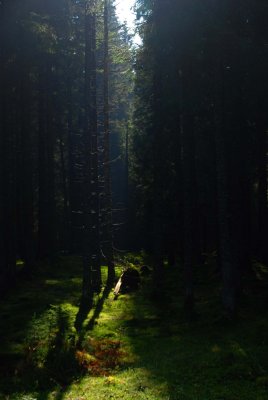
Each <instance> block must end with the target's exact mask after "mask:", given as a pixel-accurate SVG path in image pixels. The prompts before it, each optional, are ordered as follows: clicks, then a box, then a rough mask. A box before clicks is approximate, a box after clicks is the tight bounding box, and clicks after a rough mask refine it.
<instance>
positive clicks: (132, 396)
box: [0, 257, 268, 400]
mask: <svg viewBox="0 0 268 400" xmlns="http://www.w3.org/2000/svg"><path fill="white" fill-rule="evenodd" d="M131 261H132V262H133V263H134V264H139V263H142V262H143V260H141V258H139V257H136V258H135V257H134V258H133V257H132V259H131ZM256 272H257V274H256V278H254V279H253V281H252V280H250V281H245V282H244V284H245V285H244V286H245V294H244V297H243V299H242V300H241V305H240V310H239V315H238V317H237V319H236V321H228V320H226V319H224V318H222V316H221V307H220V302H219V297H220V296H219V290H220V289H219V284H218V276H217V274H213V267H210V266H204V267H199V270H198V271H197V288H198V289H197V293H196V314H195V316H194V318H191V319H189V318H188V316H187V315H185V313H184V312H183V293H182V292H183V291H182V283H181V282H182V278H181V271H180V268H179V267H176V268H175V267H174V268H167V270H166V280H165V282H164V283H163V292H162V293H161V296H159V297H158V299H157V300H155V299H154V301H152V293H151V282H150V277H147V278H144V279H143V281H142V285H141V287H140V289H139V290H138V291H136V292H133V293H129V294H124V295H120V296H119V297H118V299H117V300H114V296H113V293H112V292H109V290H108V289H107V288H105V287H104V288H103V290H102V292H101V293H100V294H99V295H98V296H96V298H95V299H94V307H93V308H92V309H91V310H90V309H89V308H86V307H84V308H83V309H81V308H79V299H80V292H81V275H82V267H81V263H80V261H79V259H77V258H72V257H61V258H59V259H58V260H57V261H56V262H54V263H53V265H51V266H48V265H46V264H45V263H44V264H43V265H40V266H39V267H38V268H37V270H36V272H35V274H34V275H33V276H32V277H31V279H27V280H26V279H25V280H22V281H20V282H19V283H18V284H16V286H15V288H14V289H11V290H10V293H9V295H8V296H6V297H5V298H4V300H2V301H1V302H0V399H1V400H2V399H3V400H98V399H100V400H101V399H105V400H107V399H113V400H115V399H118V400H145V399H147V400H267V399H268V321H267V295H266V294H265V285H266V277H267V270H266V269H265V268H264V267H263V266H259V265H256ZM105 274H106V268H105V267H103V279H104V281H105ZM117 274H118V275H119V274H120V267H118V268H117ZM266 288H267V286H266ZM265 296H266V297H265Z"/></svg>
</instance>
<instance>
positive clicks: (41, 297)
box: [0, 257, 82, 399]
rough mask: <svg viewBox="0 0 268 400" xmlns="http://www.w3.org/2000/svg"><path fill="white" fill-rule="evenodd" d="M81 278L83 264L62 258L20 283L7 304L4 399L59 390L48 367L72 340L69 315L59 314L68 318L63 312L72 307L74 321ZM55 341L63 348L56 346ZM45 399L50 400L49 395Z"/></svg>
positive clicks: (2, 343)
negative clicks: (69, 334) (20, 394)
mask: <svg viewBox="0 0 268 400" xmlns="http://www.w3.org/2000/svg"><path fill="white" fill-rule="evenodd" d="M81 272H82V268H81V265H80V262H79V259H78V258H76V257H60V258H58V259H57V262H55V263H54V264H53V265H49V264H45V263H43V264H40V265H39V266H37V268H36V270H35V272H34V273H33V276H31V277H30V278H29V279H28V280H23V281H21V282H19V283H18V285H17V287H16V289H15V290H11V291H10V293H9V294H8V295H7V296H6V297H5V299H3V300H1V302H0V307H1V311H0V324H1V329H0V375H1V379H0V397H1V395H3V396H8V395H9V396H10V395H11V396H12V395H13V394H15V393H18V394H19V393H25V392H27V391H29V392H38V391H39V386H40V387H41V386H42V388H43V389H44V391H47V390H48V388H50V387H51V388H52V389H55V387H56V386H57V385H56V384H55V382H53V380H49V379H47V378H49V377H48V373H49V371H45V364H46V363H48V361H49V359H51V358H52V353H53V352H55V350H56V349H59V348H60V347H61V342H60V338H61V337H62V338H63V337H64V336H66V335H67V331H68V330H67V327H66V326H65V322H64V318H65V319H66V315H65V317H64V316H63V315H60V314H59V313H63V312H62V311H61V306H63V308H64V307H65V306H66V310H65V314H66V312H67V309H68V307H69V311H70V315H71V313H72V308H73V307H74V306H75V305H76V304H77V301H78V298H79V294H80V293H81V278H80V277H81V275H82V273H81ZM56 313H58V315H56ZM63 314H64V313H63ZM70 331H71V330H70ZM56 332H57V333H56ZM55 336H56V339H55V340H56V341H57V343H54V342H53V343H50V340H52V338H55ZM68 340H71V338H68ZM52 346H54V347H52ZM64 346H65V345H64ZM64 346H63V347H64ZM48 347H49V349H48ZM63 347H62V349H63ZM34 358H35V360H33V359H34ZM49 363H50V365H51V364H52V363H51V362H50V361H49ZM2 370H3V374H2ZM46 385H47V386H46ZM45 386H46V387H45ZM47 396H48V395H47ZM11 398H12V397H11ZM40 398H43V399H45V398H46V395H44V396H43V397H40Z"/></svg>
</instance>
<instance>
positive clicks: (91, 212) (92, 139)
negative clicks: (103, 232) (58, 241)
mask: <svg viewBox="0 0 268 400" xmlns="http://www.w3.org/2000/svg"><path fill="white" fill-rule="evenodd" d="M85 45H86V47H85V129H84V188H83V191H84V210H83V214H84V257H83V259H84V279H83V298H84V300H90V299H91V298H92V294H93V291H99V290H100V286H101V269H100V245H99V243H100V238H99V182H98V137H97V105H96V16H95V1H94V0H91V1H87V2H86V9H85Z"/></svg>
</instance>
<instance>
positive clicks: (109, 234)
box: [103, 0, 115, 284]
mask: <svg viewBox="0 0 268 400" xmlns="http://www.w3.org/2000/svg"><path fill="white" fill-rule="evenodd" d="M108 10H109V7H108V0H105V1H104V71H103V75H104V76H103V78H104V87H103V100H104V105H103V117H104V157H103V162H104V219H103V223H104V227H103V231H104V234H103V252H104V255H105V257H106V260H107V265H108V283H110V284H113V282H114V279H115V270H114V252H113V225H112V219H113V218H112V196H111V171H110V120H109V16H108Z"/></svg>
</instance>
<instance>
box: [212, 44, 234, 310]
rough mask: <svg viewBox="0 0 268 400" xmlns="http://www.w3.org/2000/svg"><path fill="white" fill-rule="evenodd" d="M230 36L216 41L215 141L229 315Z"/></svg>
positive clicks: (231, 281)
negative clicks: (225, 60)
mask: <svg viewBox="0 0 268 400" xmlns="http://www.w3.org/2000/svg"><path fill="white" fill-rule="evenodd" d="M226 40H228V38H226V37H223V38H221V41H220V43H218V44H217V46H218V51H217V53H216V54H217V58H216V74H215V143H216V154H217V161H216V162H217V200H218V224H219V258H220V263H221V273H222V303H223V307H224V309H225V311H226V313H227V315H228V316H229V317H233V316H234V314H235V311H236V278H235V274H236V271H235V264H234V257H233V252H232V245H231V220H230V204H229V203H230V199H229V185H228V174H227V161H226V142H225V137H226V133H227V132H226V130H227V129H228V124H227V123H226V113H227V110H228V105H226V96H228V95H229V93H228V92H227V88H228V76H226V73H227V74H228V70H226V68H225V65H224V64H223V57H222V51H223V49H224V48H225V46H226Z"/></svg>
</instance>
